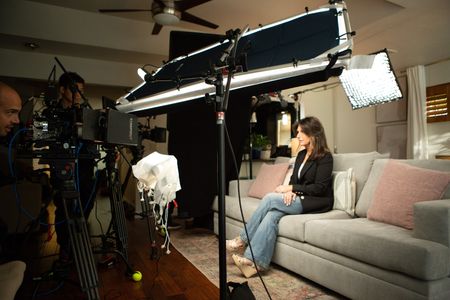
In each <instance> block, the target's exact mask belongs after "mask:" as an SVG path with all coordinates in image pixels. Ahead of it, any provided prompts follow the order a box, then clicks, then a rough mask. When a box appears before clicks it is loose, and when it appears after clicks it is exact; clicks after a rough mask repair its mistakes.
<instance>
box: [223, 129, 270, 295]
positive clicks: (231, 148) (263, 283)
mask: <svg viewBox="0 0 450 300" xmlns="http://www.w3.org/2000/svg"><path fill="white" fill-rule="evenodd" d="M224 127H225V136H226V138H227V145H228V147H229V148H230V152H231V156H232V160H233V164H234V170H235V171H236V175H237V176H236V178H237V189H238V199H239V201H238V202H239V210H240V212H241V218H242V222H243V223H244V230H245V235H246V236H247V241H249V243H248V247H249V248H250V253H251V255H252V261H253V264H254V265H255V268H256V273H257V274H258V277H259V279H260V281H261V283H262V285H263V287H264V290H265V291H266V294H267V296H268V297H269V299H270V300H272V297H271V296H270V293H269V290H268V289H267V287H266V284H265V282H264V280H263V278H262V276H261V273H260V272H259V269H258V265H257V264H256V260H255V256H254V254H253V249H252V244H251V242H250V238H249V236H248V231H247V222H246V221H245V217H244V211H243V209H242V201H241V188H240V181H239V171H238V167H237V160H236V156H235V154H234V150H233V147H232V144H231V139H230V136H229V134H228V128H227V124H226V120H225V121H224ZM250 155H251V153H250Z"/></svg>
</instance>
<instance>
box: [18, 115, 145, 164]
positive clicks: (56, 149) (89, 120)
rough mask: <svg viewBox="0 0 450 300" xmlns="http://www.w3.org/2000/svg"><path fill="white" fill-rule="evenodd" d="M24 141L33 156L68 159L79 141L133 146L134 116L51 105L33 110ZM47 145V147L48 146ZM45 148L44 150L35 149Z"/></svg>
mask: <svg viewBox="0 0 450 300" xmlns="http://www.w3.org/2000/svg"><path fill="white" fill-rule="evenodd" d="M31 129H32V130H31V132H29V133H28V134H27V138H26V141H25V144H26V145H28V148H29V149H30V148H31V147H33V148H34V150H32V151H33V153H34V154H35V155H34V156H35V157H46V156H47V158H50V156H52V157H53V158H71V157H75V155H76V152H75V151H76V147H77V146H78V145H79V144H80V142H90V143H94V144H113V145H126V146H136V145H137V143H138V122H137V117H136V116H134V115H131V114H126V113H122V112H119V111H116V110H113V109H109V108H108V109H95V110H94V109H88V108H68V109H64V108H61V107H56V106H51V107H47V108H45V109H44V110H43V111H42V112H38V113H35V115H34V116H33V120H32V123H31ZM47 146H48V147H47ZM42 148H48V149H45V150H36V149H42Z"/></svg>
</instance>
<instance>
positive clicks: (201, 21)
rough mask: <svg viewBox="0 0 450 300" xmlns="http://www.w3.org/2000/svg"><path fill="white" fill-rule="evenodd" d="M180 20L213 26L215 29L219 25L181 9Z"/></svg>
mask: <svg viewBox="0 0 450 300" xmlns="http://www.w3.org/2000/svg"><path fill="white" fill-rule="evenodd" d="M181 20H183V21H186V22H190V23H194V24H197V25H201V26H205V27H209V28H213V29H216V28H218V27H219V25H216V24H213V23H211V22H208V21H206V20H204V19H201V18H199V17H196V16H194V15H191V14H190V13H187V12H185V11H183V12H182V13H181Z"/></svg>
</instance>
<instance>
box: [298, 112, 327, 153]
mask: <svg viewBox="0 0 450 300" xmlns="http://www.w3.org/2000/svg"><path fill="white" fill-rule="evenodd" d="M294 126H295V129H296V130H297V128H298V127H299V126H300V128H301V130H302V132H303V133H304V134H306V135H307V136H308V137H309V138H310V139H311V146H312V149H313V150H312V153H311V157H310V158H311V159H312V160H314V159H318V158H321V157H323V156H324V155H325V154H326V153H330V149H329V148H328V144H327V138H326V136H325V130H324V129H323V126H322V123H320V121H319V119H317V118H316V117H306V118H303V119H301V120H300V121H298V122H297V123H296V124H294Z"/></svg>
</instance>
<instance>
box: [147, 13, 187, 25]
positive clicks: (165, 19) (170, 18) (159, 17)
mask: <svg viewBox="0 0 450 300" xmlns="http://www.w3.org/2000/svg"><path fill="white" fill-rule="evenodd" d="M153 20H155V22H156V23H158V24H160V25H173V24H176V23H178V22H180V19H179V17H178V16H176V15H174V14H172V13H166V12H161V13H158V14H155V15H154V16H153Z"/></svg>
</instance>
